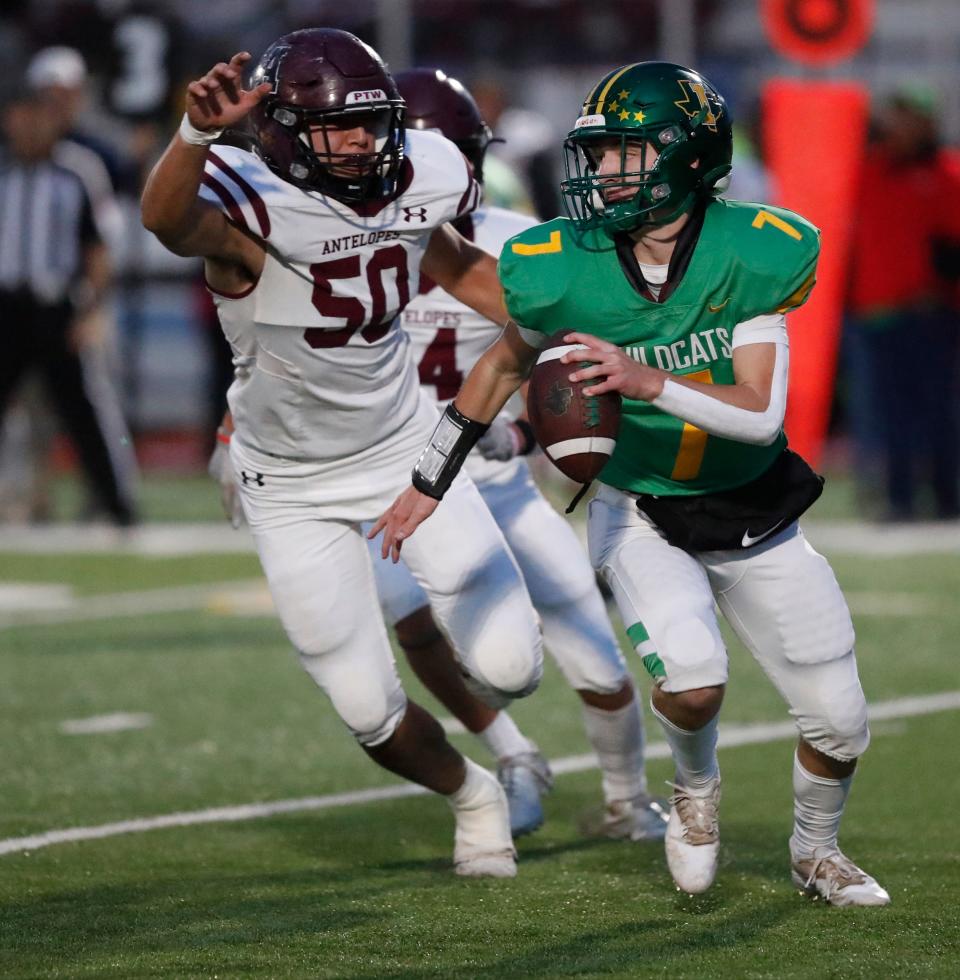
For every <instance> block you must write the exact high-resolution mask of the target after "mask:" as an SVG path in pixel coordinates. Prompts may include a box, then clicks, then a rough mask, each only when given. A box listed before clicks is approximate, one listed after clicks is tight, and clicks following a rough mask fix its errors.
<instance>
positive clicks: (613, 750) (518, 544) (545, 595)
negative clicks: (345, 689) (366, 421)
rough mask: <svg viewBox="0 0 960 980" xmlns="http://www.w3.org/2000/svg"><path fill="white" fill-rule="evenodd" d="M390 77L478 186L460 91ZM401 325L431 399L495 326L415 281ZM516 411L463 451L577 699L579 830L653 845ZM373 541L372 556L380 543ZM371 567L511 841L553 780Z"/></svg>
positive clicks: (518, 227)
mask: <svg viewBox="0 0 960 980" xmlns="http://www.w3.org/2000/svg"><path fill="white" fill-rule="evenodd" d="M396 82H397V86H398V88H399V90H400V94H401V96H402V97H403V99H404V101H405V103H406V123H407V127H408V129H418V130H433V131H439V132H442V133H443V134H444V135H445V136H447V137H448V138H449V139H450V140H452V141H453V142H454V143H455V144H456V145H457V146H458V147H459V149H460V150H461V152H463V154H464V156H466V157H467V159H468V160H469V161H470V163H471V165H472V166H473V172H474V176H475V177H476V178H477V179H478V180H479V181H480V182H481V183H482V180H483V161H484V154H485V152H486V149H487V145H488V144H489V142H490V140H491V133H490V129H489V127H488V126H487V125H486V123H485V122H484V120H483V118H482V117H481V115H480V111H479V109H478V108H477V105H476V102H475V101H474V99H473V97H472V96H471V95H470V93H469V92H468V91H467V90H466V89H465V88H464V87H463V85H461V84H460V82H458V81H457V80H456V79H451V78H448V77H447V76H446V75H445V74H444V73H443V72H442V71H438V70H436V69H429V68H417V69H413V70H411V71H406V72H401V73H399V74H398V75H397V76H396ZM454 224H455V227H456V228H457V230H458V231H460V232H461V234H463V235H464V237H466V238H467V239H469V240H470V241H473V242H474V243H475V244H477V245H478V246H480V247H481V248H483V249H484V251H487V252H491V253H493V254H495V255H499V254H500V249H501V247H502V245H503V243H504V242H505V241H506V240H507V239H508V238H511V237H512V236H513V235H515V234H518V233H519V232H520V231H523V230H524V229H526V228H529V227H531V226H532V225H534V224H536V221H535V219H533V218H529V217H527V216H526V215H521V214H516V213H514V212H511V211H506V210H504V209H503V208H496V207H483V206H481V207H480V208H478V209H477V210H476V211H474V212H472V213H471V214H469V215H465V216H463V217H461V218H457V219H456V220H455V223H454ZM403 326H404V330H405V331H406V332H407V334H409V336H410V343H411V350H412V352H413V357H414V360H415V362H416V363H417V365H418V367H419V373H420V384H421V386H422V387H423V389H424V391H425V392H426V393H427V394H428V395H429V396H430V398H431V399H433V400H434V401H436V402H437V403H439V404H440V405H441V406H445V405H446V404H447V403H448V402H449V401H450V400H451V399H452V398H453V396H454V395H455V394H456V393H457V391H459V389H460V385H461V383H462V381H463V378H464V377H465V375H466V374H467V372H468V371H469V370H470V368H471V367H473V365H474V364H475V363H476V361H477V360H478V359H479V358H480V355H481V354H483V352H484V351H485V350H486V349H487V348H488V347H489V346H490V345H491V344H492V343H493V342H494V341H495V340H496V339H497V337H498V336H499V335H500V332H501V328H500V326H498V325H497V324H495V323H492V322H491V321H490V320H489V319H487V318H486V317H484V316H483V315H482V314H481V313H478V312H476V311H474V310H472V309H470V308H469V307H467V306H464V304H463V303H461V302H460V301H459V300H457V299H456V298H455V297H454V296H451V295H450V294H449V293H448V292H446V291H445V290H443V289H441V288H440V287H439V286H437V285H436V284H435V283H433V282H430V281H429V280H425V278H424V277H421V280H420V293H419V295H418V296H416V297H415V298H414V299H413V300H411V302H410V303H409V305H408V306H407V307H406V309H404V311H403ZM522 408H523V405H522V399H521V400H520V401H519V404H517V405H513V406H510V408H509V409H508V410H506V411H504V412H503V413H501V415H500V416H499V417H498V418H497V419H495V420H494V422H493V423H492V425H491V427H490V429H489V430H488V431H487V433H486V434H485V435H484V436H483V438H482V439H481V440H480V442H479V444H478V446H477V448H476V449H475V450H474V451H473V452H472V453H470V455H469V456H468V457H467V460H466V463H465V469H466V471H467V472H468V473H469V475H470V476H471V477H472V479H473V480H474V482H475V483H476V484H477V487H478V489H479V490H480V493H481V495H482V497H483V498H484V501H485V502H486V504H487V506H488V507H489V508H490V510H491V512H492V513H493V516H494V517H495V519H496V521H497V523H498V524H499V525H500V529H501V530H502V531H503V533H504V536H505V537H506V539H507V543H508V544H509V545H510V550H511V551H512V552H513V554H514V557H515V558H516V559H517V562H518V564H519V565H520V570H521V571H522V573H523V577H524V581H525V582H526V585H527V588H528V590H529V591H530V595H531V597H532V599H533V602H534V605H535V607H536V609H537V611H538V612H539V613H540V616H541V621H542V624H543V633H544V640H545V643H546V646H547V649H548V650H549V651H550V652H551V653H552V654H553V656H554V657H555V659H556V661H557V663H558V665H559V666H560V669H561V671H562V672H563V674H564V677H566V679H567V681H568V682H569V683H570V686H571V687H572V688H573V689H574V690H575V691H576V692H577V693H578V695H579V696H580V700H581V704H582V712H583V719H584V725H585V727H586V732H587V736H588V738H589V739H590V743H591V745H592V746H593V748H594V751H595V752H596V754H597V758H598V760H599V762H600V768H601V771H602V784H603V794H604V807H603V808H602V809H601V811H600V813H599V814H590V815H589V816H588V818H587V819H586V820H585V821H584V824H585V826H584V829H585V830H587V831H588V832H592V833H600V834H603V835H604V836H609V837H615V838H627V839H632V840H644V839H657V840H659V839H662V838H663V835H664V833H665V831H666V819H667V810H668V807H667V806H666V801H665V800H662V801H658V800H655V799H653V798H651V797H650V796H649V794H648V793H647V785H646V773H645V770H644V758H643V754H644V732H643V718H642V715H641V708H640V702H639V699H638V697H637V694H636V692H635V690H634V686H633V683H632V681H631V679H630V675H629V672H628V670H627V666H626V663H625V661H624V658H623V656H622V654H621V652H620V648H619V645H618V643H617V640H616V637H615V636H614V633H613V629H612V627H611V625H610V620H609V619H608V617H607V613H606V609H605V607H604V603H603V599H602V598H601V596H600V592H599V590H598V589H597V585H596V579H595V577H594V573H593V569H592V568H591V567H590V563H589V561H588V559H587V556H586V553H585V551H584V550H583V547H582V546H581V544H580V542H579V541H578V540H577V537H576V534H575V533H574V531H573V529H572V528H571V527H570V525H569V524H568V523H567V522H566V521H565V520H564V519H563V518H562V517H561V516H560V515H559V514H557V512H556V511H555V510H554V509H553V508H552V507H551V506H550V505H549V504H548V503H547V501H546V499H545V498H544V497H543V495H542V494H541V493H540V492H539V490H538V489H537V488H536V485H535V484H534V482H533V479H532V477H531V474H530V470H529V467H528V466H527V463H526V461H525V460H524V459H523V458H522V457H523V456H524V455H526V454H527V453H529V452H530V450H531V449H532V448H533V446H534V440H533V437H532V434H531V432H530V428H529V425H528V424H527V423H525V422H524V420H523V418H522V417H520V418H518V417H517V415H518V409H520V410H522ZM371 545H372V547H373V548H374V550H375V554H376V555H377V557H379V546H378V545H377V544H374V543H373V542H371ZM374 571H375V574H376V579H377V588H378V591H379V593H380V601H381V605H382V608H383V611H384V616H385V618H386V620H387V622H388V624H391V625H393V627H394V629H395V632H396V635H397V639H398V641H399V643H400V645H401V646H402V647H403V650H404V652H405V654H406V655H407V658H408V660H409V661H410V664H411V666H412V667H413V669H414V671H415V672H416V673H417V675H418V676H419V677H420V679H421V680H422V681H423V682H424V683H425V685H426V686H427V687H428V688H429V689H430V691H431V692H432V693H433V694H434V695H435V696H437V697H438V698H439V699H440V701H441V702H442V703H443V704H444V705H445V706H446V707H447V708H448V709H449V710H450V711H451V712H452V713H453V714H454V715H455V716H456V717H457V718H458V719H459V720H460V721H461V722H462V723H463V724H464V726H465V727H466V728H467V730H468V731H471V732H473V733H475V734H477V735H479V737H480V738H481V740H482V741H483V742H484V743H485V744H486V746H487V748H488V749H490V751H491V752H492V753H493V754H494V755H495V756H496V757H497V758H498V763H499V765H498V776H499V778H500V781H501V783H502V784H503V786H504V789H505V790H506V793H507V799H508V801H509V803H510V820H511V829H512V831H513V834H514V836H519V835H521V834H524V833H528V832H530V831H532V830H535V829H536V828H537V827H539V826H540V824H541V823H542V822H543V808H542V805H541V802H540V795H541V793H542V792H544V791H545V790H546V789H547V788H548V787H549V785H550V771H549V768H548V767H547V764H546V760H544V758H543V757H542V756H541V755H540V753H539V751H538V750H537V747H536V745H534V744H533V743H532V742H531V741H530V740H529V739H527V738H526V737H525V736H524V735H523V734H522V733H521V732H520V731H519V730H518V728H517V726H516V725H515V724H514V722H513V721H512V719H511V718H510V717H509V715H508V714H507V713H506V712H505V711H500V712H497V711H494V710H493V709H491V708H489V707H488V706H486V705H484V704H483V703H482V702H480V701H479V700H478V699H477V698H475V697H473V695H471V694H470V692H469V691H467V690H466V689H465V687H464V685H463V682H462V680H461V679H460V675H459V671H458V670H457V669H456V666H455V664H454V662H453V659H452V657H451V654H450V652H449V648H448V647H447V644H446V641H445V639H444V637H443V635H442V633H440V631H439V630H438V629H437V627H436V626H435V625H434V622H433V618H432V616H431V614H430V608H429V605H428V598H427V596H426V594H425V593H424V591H423V589H422V588H421V587H420V586H419V585H418V583H417V581H416V579H414V577H413V575H411V573H410V571H409V570H408V569H407V567H406V565H405V564H404V563H403V562H401V563H399V564H393V563H390V562H384V561H380V560H376V561H375V562H374Z"/></svg>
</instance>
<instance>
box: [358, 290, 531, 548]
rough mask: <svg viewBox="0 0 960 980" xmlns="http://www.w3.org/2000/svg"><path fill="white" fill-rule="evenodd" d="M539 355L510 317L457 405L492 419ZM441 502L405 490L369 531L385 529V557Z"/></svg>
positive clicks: (466, 414) (467, 381)
mask: <svg viewBox="0 0 960 980" xmlns="http://www.w3.org/2000/svg"><path fill="white" fill-rule="evenodd" d="M427 274H428V275H429V274H430V273H427ZM504 313H505V314H506V311H504ZM536 356H537V351H536V350H535V349H534V348H533V347H530V346H529V345H528V344H526V343H525V342H524V340H523V339H522V338H521V336H520V333H519V331H518V330H517V327H516V325H515V324H514V323H513V322H512V321H510V322H509V323H507V326H506V327H505V329H504V331H503V333H502V334H501V335H500V337H499V338H498V339H497V341H496V342H495V343H494V344H493V345H492V346H491V347H490V348H489V349H488V350H487V351H486V352H485V353H484V354H483V355H482V356H481V358H480V360H479V361H477V363H476V364H475V365H474V366H473V368H472V369H471V371H470V373H469V374H468V375H467V377H466V379H465V380H464V382H463V387H462V388H461V389H460V392H459V394H458V395H457V397H456V399H454V404H453V408H454V409H455V410H456V411H457V412H458V413H460V414H461V415H462V416H464V417H466V418H467V419H472V420H474V421H475V422H479V423H484V424H486V423H489V422H490V421H491V420H492V419H493V418H494V417H495V416H496V415H497V413H498V412H499V411H500V409H501V408H503V406H504V405H505V404H506V403H507V400H508V399H509V398H510V396H511V395H512V394H513V393H514V392H515V391H516V390H517V389H518V388H519V387H520V385H521V384H523V382H524V380H525V379H526V377H527V375H528V374H529V372H530V369H531V368H532V367H533V364H534V361H535V360H536ZM442 424H443V423H442V422H441V425H442ZM438 428H439V427H438ZM430 448H431V447H430V446H428V447H427V449H426V450H425V451H424V452H425V453H426V452H429V450H430ZM421 458H422V457H421ZM418 465H419V463H418ZM439 503H440V499H439V497H432V496H430V495H428V494H426V493H423V492H421V491H420V490H418V489H417V488H416V487H415V486H411V487H408V488H407V489H406V490H404V491H403V493H401V494H400V496H399V497H397V499H396V500H395V501H394V502H393V504H391V506H390V509H389V510H387V511H386V512H385V513H384V514H383V515H382V516H381V517H380V519H379V520H378V521H377V523H376V524H374V526H373V527H372V528H371V529H370V533H369V534H368V535H367V536H368V537H369V538H371V539H372V538H375V537H376V536H377V535H378V534H379V533H380V532H381V531H382V532H383V542H382V544H381V548H380V555H381V557H383V558H386V557H388V556H389V557H390V558H391V559H392V560H393V561H394V562H398V561H399V560H400V547H401V545H402V544H403V542H404V540H405V539H406V538H409V537H410V535H411V534H413V532H414V531H415V530H416V529H417V528H418V527H419V526H420V525H421V524H422V523H423V522H424V521H425V520H426V519H427V518H428V517H429V516H430V515H431V514H432V513H433V512H434V511H435V510H436V509H437V505H438V504H439Z"/></svg>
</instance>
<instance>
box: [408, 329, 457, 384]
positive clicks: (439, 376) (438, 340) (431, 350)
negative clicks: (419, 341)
mask: <svg viewBox="0 0 960 980" xmlns="http://www.w3.org/2000/svg"><path fill="white" fill-rule="evenodd" d="M417 370H418V371H419V373H420V384H422V385H434V386H435V387H436V389H437V401H441V402H445V401H449V400H450V399H451V398H453V397H454V395H456V393H457V392H458V391H459V390H460V385H461V384H462V383H463V372H462V371H459V370H458V369H457V331H456V330H455V329H454V328H453V327H441V328H440V329H439V330H438V331H437V335H436V337H434V338H433V341H432V342H431V344H430V346H429V347H428V348H427V349H426V350H425V351H424V352H423V357H422V358H421V359H420V364H419V366H418V368H417Z"/></svg>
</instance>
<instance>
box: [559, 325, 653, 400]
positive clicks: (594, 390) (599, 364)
mask: <svg viewBox="0 0 960 980" xmlns="http://www.w3.org/2000/svg"><path fill="white" fill-rule="evenodd" d="M563 339H564V340H565V341H566V342H567V343H568V344H583V345H584V347H585V348H586V350H584V349H583V348H579V349H577V350H574V351H568V352H567V353H566V354H564V355H563V357H561V358H560V360H561V361H562V362H563V363H564V364H580V363H582V362H583V361H591V362H592V363H591V366H590V367H585V368H580V369H579V370H577V371H574V372H573V373H572V374H571V375H570V380H571V381H592V380H593V379H594V378H600V379H601V380H599V381H597V382H596V383H595V384H591V385H589V386H586V385H585V386H584V388H583V393H584V395H602V394H603V393H604V392H606V391H618V392H619V393H620V394H621V395H623V397H624V398H632V399H634V400H636V401H645V402H652V401H653V400H654V398H656V397H657V396H658V395H659V394H660V393H661V392H662V391H663V382H664V380H665V379H666V377H667V374H666V372H665V371H661V370H659V369H658V368H652V367H648V366H647V365H646V364H641V363H640V362H639V361H635V360H634V359H633V358H632V357H630V356H629V355H628V354H626V353H625V352H624V351H623V350H621V349H620V348H619V347H617V345H616V344H611V343H610V342H609V341H606V340H601V339H600V338H599V337H594V336H593V335H592V334H589V333H568V334H567V335H566V336H565V337H564V338H563Z"/></svg>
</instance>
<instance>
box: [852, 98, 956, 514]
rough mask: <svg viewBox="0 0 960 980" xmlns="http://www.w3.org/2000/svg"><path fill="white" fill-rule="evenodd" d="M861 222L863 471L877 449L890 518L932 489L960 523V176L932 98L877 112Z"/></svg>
mask: <svg viewBox="0 0 960 980" xmlns="http://www.w3.org/2000/svg"><path fill="white" fill-rule="evenodd" d="M854 214H855V218H856V224H855V227H854V233H853V249H852V264H851V278H850V289H849V299H848V313H849V317H848V325H847V337H846V352H847V356H848V374H849V378H850V386H851V397H850V407H851V417H852V418H851V421H852V428H853V432H854V437H855V440H856V443H857V453H858V457H859V459H858V466H857V469H858V471H859V472H861V473H865V474H866V475H867V476H868V477H869V475H870V469H871V465H872V460H871V446H874V447H875V450H876V453H877V454H878V456H879V458H878V459H877V460H876V464H879V466H878V468H879V469H880V470H881V472H882V474H883V486H884V491H885V493H884V497H885V499H884V501H883V505H884V510H883V513H882V515H881V516H882V517H884V518H885V519H888V520H910V519H912V518H914V517H916V516H917V514H918V509H917V507H918V501H917V499H916V497H917V494H916V491H917V489H918V486H919V485H929V486H930V488H931V489H932V491H933V504H934V513H935V515H936V517H938V518H940V519H952V518H957V517H960V498H958V480H960V455H958V454H960V446H958V440H960V424H958V402H957V364H958V352H960V321H958V315H957V310H956V309H955V308H953V309H951V306H950V299H951V285H950V281H949V280H950V279H951V278H952V279H954V280H955V279H956V277H957V276H958V274H960V262H957V261H956V255H957V248H956V247H957V245H958V244H960V176H958V175H957V173H956V172H955V171H954V170H953V169H952V168H951V167H950V166H949V164H948V162H947V160H946V158H945V155H944V154H943V152H942V151H941V149H940V145H939V135H938V126H937V116H936V112H935V109H934V105H933V101H932V99H930V98H929V96H926V95H924V94H923V93H918V92H916V91H901V92H898V93H896V94H895V95H893V96H892V97H890V98H888V99H887V100H885V101H884V102H882V103H881V104H880V106H879V107H878V113H877V119H876V121H875V131H874V134H873V138H872V140H871V142H870V145H869V146H868V149H867V154H866V158H865V161H864V167H863V173H862V176H861V179H860V183H859V200H858V202H857V207H856V210H855V212H854ZM953 289H954V296H955V286H954V287H953ZM876 464H874V466H875V468H876Z"/></svg>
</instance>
